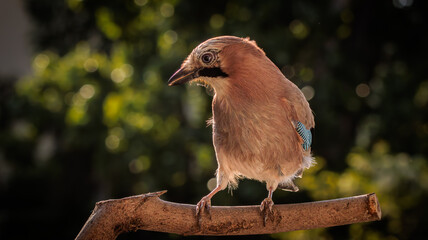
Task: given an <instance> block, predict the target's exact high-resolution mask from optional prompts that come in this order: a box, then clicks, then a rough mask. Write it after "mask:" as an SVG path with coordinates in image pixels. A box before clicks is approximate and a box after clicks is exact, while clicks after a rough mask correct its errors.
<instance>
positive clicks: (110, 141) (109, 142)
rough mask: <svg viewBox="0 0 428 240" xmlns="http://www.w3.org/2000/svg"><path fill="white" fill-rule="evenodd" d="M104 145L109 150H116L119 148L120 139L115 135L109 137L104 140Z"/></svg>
mask: <svg viewBox="0 0 428 240" xmlns="http://www.w3.org/2000/svg"><path fill="white" fill-rule="evenodd" d="M105 144H106V147H107V148H108V149H109V150H116V149H117V148H118V147H119V144H120V139H119V137H118V136H116V135H109V136H107V138H106V140H105Z"/></svg>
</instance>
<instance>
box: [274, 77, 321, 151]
mask: <svg viewBox="0 0 428 240" xmlns="http://www.w3.org/2000/svg"><path fill="white" fill-rule="evenodd" d="M290 83H291V82H290ZM287 90H288V91H287V93H286V95H285V96H287V97H283V98H282V99H281V100H282V102H283V106H284V108H285V111H286V112H287V117H288V120H289V121H290V122H291V123H292V124H293V126H294V128H295V130H296V132H297V133H298V134H299V136H300V138H301V141H300V143H301V144H302V147H303V149H304V150H305V151H306V150H308V149H309V148H310V146H311V144H312V133H311V128H313V127H314V126H315V122H314V116H313V114H312V110H311V108H310V107H309V103H308V102H307V101H306V99H305V97H304V95H303V94H302V92H301V91H300V90H299V89H298V88H297V86H296V85H294V84H293V83H291V84H290V86H289V87H288V88H287Z"/></svg>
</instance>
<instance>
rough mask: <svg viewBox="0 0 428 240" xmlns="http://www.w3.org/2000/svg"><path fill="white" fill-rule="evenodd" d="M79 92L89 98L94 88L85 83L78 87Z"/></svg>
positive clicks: (92, 94) (83, 96)
mask: <svg viewBox="0 0 428 240" xmlns="http://www.w3.org/2000/svg"><path fill="white" fill-rule="evenodd" d="M79 94H80V96H82V98H84V99H90V98H92V97H93V96H94V94H95V88H94V87H93V86H92V85H91V84H85V85H83V86H82V87H81V88H80V90H79Z"/></svg>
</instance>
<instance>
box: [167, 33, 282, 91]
mask: <svg viewBox="0 0 428 240" xmlns="http://www.w3.org/2000/svg"><path fill="white" fill-rule="evenodd" d="M266 60H267V62H269V63H270V64H271V65H273V63H272V62H270V60H269V59H267V57H266V55H265V53H264V52H263V50H261V49H260V48H259V47H257V45H256V43H255V42H254V41H251V40H249V39H248V38H239V37H233V36H220V37H215V38H211V39H208V40H207V41H205V42H203V43H201V44H200V45H199V46H197V47H196V48H195V49H193V51H192V52H191V53H190V55H189V56H188V57H187V59H186V60H185V61H184V62H183V64H182V65H181V68H180V69H179V70H178V71H177V72H175V73H174V74H173V75H172V76H171V78H170V79H169V80H168V85H169V86H175V85H180V84H183V83H186V82H193V81H196V82H201V83H203V84H205V85H209V86H211V87H213V88H214V90H215V91H216V93H218V92H219V91H221V90H222V89H225V88H226V86H230V85H236V83H237V82H238V81H244V80H245V79H247V80H249V78H253V77H251V75H252V74H253V73H254V72H259V74H260V70H261V71H262V69H263V66H264V65H266V64H265V63H266ZM273 66H274V65H273ZM265 67H266V66H265ZM274 67H275V66H274ZM262 72H263V71H262ZM255 74H257V73H255Z"/></svg>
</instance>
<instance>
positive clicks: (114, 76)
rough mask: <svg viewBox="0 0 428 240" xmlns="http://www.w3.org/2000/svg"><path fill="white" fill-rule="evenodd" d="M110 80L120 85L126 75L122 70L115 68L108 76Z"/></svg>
mask: <svg viewBox="0 0 428 240" xmlns="http://www.w3.org/2000/svg"><path fill="white" fill-rule="evenodd" d="M110 77H111V80H113V82H115V83H121V82H123V80H125V77H126V73H125V71H123V69H122V68H115V69H114V70H113V71H111V74H110Z"/></svg>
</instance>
